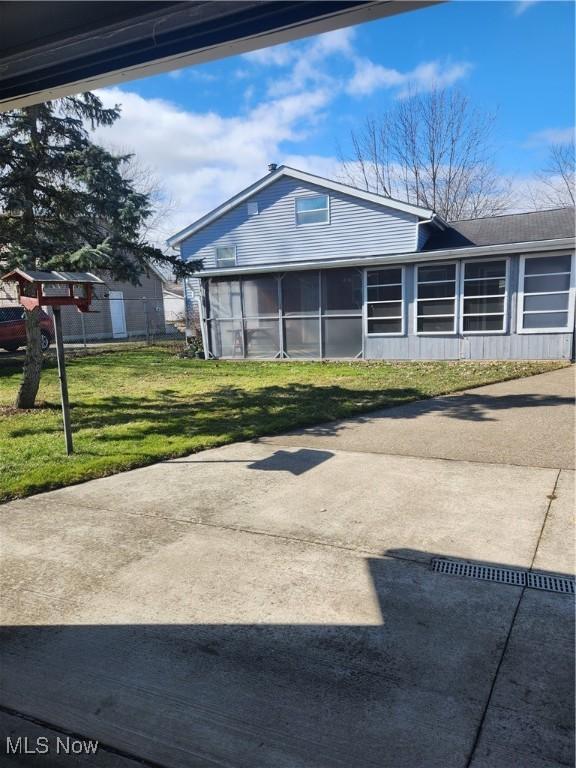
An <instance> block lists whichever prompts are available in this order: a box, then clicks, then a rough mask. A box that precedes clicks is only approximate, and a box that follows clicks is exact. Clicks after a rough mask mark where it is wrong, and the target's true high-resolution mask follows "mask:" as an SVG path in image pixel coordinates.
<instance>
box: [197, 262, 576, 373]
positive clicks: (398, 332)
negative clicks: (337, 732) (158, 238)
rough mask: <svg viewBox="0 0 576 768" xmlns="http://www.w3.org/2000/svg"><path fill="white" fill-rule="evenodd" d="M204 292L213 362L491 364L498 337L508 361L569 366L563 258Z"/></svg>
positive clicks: (221, 285) (569, 290)
mask: <svg viewBox="0 0 576 768" xmlns="http://www.w3.org/2000/svg"><path fill="white" fill-rule="evenodd" d="M203 284H204V289H205V290H204V301H203V310H204V311H203V323H202V325H203V334H204V344H205V347H206V349H207V351H208V356H210V357H216V358H269V359H274V358H276V359H282V358H292V359H307V358H311V359H331V358H332V359H354V358H362V357H366V358H382V357H389V358H396V357H397V358H403V359H406V358H413V357H419V358H421V359H422V358H437V357H444V358H451V359H453V358H459V357H463V356H472V357H484V358H486V357H488V358H491V357H494V356H496V357H497V356H498V355H499V354H502V353H503V352H502V351H503V350H504V347H503V346H502V343H503V342H498V341H497V338H498V337H506V339H507V341H506V347H505V353H506V355H507V356H511V357H531V356H534V357H536V356H553V357H554V356H564V357H565V356H566V354H567V352H566V351H565V347H566V345H567V344H568V342H569V341H570V339H569V337H570V334H571V331H573V328H574V257H573V255H572V254H569V253H565V254H534V255H506V254H504V255H499V256H497V257H489V258H487V257H484V258H470V259H452V260H449V261H443V260H427V261H414V262H410V263H401V264H399V263H396V264H394V263H392V264H391V263H384V264H376V265H373V266H369V267H364V266H354V267H334V268H330V269H328V268H323V269H307V270H290V269H286V271H283V272H280V271H278V272H276V271H274V272H268V273H261V274H250V273H249V274H242V275H234V276H230V275H228V276H214V277H208V278H204V280H203ZM525 335H528V336H531V335H532V336H533V337H534V338H533V340H532V341H529V340H526V341H522V338H523V337H524V336H525ZM536 347H538V349H536ZM532 350H534V351H532Z"/></svg>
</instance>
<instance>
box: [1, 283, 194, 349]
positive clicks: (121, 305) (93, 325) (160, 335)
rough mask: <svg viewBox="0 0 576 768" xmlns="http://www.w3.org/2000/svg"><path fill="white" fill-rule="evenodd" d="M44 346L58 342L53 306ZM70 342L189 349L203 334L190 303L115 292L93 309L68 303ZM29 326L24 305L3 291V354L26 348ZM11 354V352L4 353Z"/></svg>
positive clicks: (46, 318) (46, 312) (73, 345)
mask: <svg viewBox="0 0 576 768" xmlns="http://www.w3.org/2000/svg"><path fill="white" fill-rule="evenodd" d="M41 329H42V336H43V346H45V348H46V349H49V348H50V347H51V346H52V345H53V343H54V326H53V321H52V310H51V309H50V307H44V308H43V313H42V320H41ZM62 331H63V337H64V345H65V347H66V348H68V349H76V350H78V349H86V350H88V349H98V348H100V347H106V348H109V347H111V346H112V345H114V346H118V347H119V349H121V347H122V345H123V344H124V345H127V344H130V345H133V344H134V343H136V344H142V345H152V344H165V343H168V344H171V345H174V346H175V347H180V348H182V349H184V348H185V347H186V346H188V345H190V344H192V345H194V346H197V344H198V339H199V338H200V336H201V334H200V329H199V324H198V318H197V315H196V313H195V312H194V311H193V307H192V305H191V304H190V303H189V304H188V306H187V307H186V306H185V305H184V301H183V300H182V301H180V302H179V303H178V302H175V301H173V300H172V301H170V300H166V299H164V298H163V297H152V298H150V297H147V296H140V297H137V298H134V297H126V296H123V295H122V293H121V292H120V291H118V292H115V291H110V292H109V294H108V295H106V296H105V297H104V298H100V299H96V300H95V301H93V303H92V305H91V308H90V312H87V313H83V312H79V311H78V310H77V309H76V308H75V307H71V306H63V307H62ZM25 347H26V329H25V325H24V320H23V309H22V307H21V306H20V305H19V304H18V302H17V300H16V299H14V298H12V297H2V296H0V359H1V358H2V356H3V354H4V352H12V353H14V352H17V351H20V352H23V351H24V349H25ZM4 356H5V355H4Z"/></svg>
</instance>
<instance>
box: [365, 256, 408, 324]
mask: <svg viewBox="0 0 576 768" xmlns="http://www.w3.org/2000/svg"><path fill="white" fill-rule="evenodd" d="M382 269H400V271H401V275H400V280H401V281H402V282H401V283H400V286H401V296H400V331H393V332H391V333H382V332H378V333H370V332H369V331H368V321H369V320H378V319H379V318H376V317H368V304H397V303H398V300H397V299H391V300H390V301H370V300H369V299H368V273H369V272H378V271H380V270H382ZM389 285H398V283H389ZM370 287H371V288H373V287H376V286H370ZM363 315H364V333H365V334H366V336H369V337H370V338H371V339H372V338H377V337H379V336H383V337H390V336H396V337H399V336H405V335H406V267H405V266H404V265H403V264H401V265H398V264H380V265H379V266H377V267H368V268H366V269H365V270H364V311H363ZM380 319H382V320H398V317H389V318H380Z"/></svg>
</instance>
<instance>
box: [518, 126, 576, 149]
mask: <svg viewBox="0 0 576 768" xmlns="http://www.w3.org/2000/svg"><path fill="white" fill-rule="evenodd" d="M575 133H576V128H575V127H574V126H572V127H571V128H545V129H544V130H543V131H537V132H536V133H532V134H530V136H529V137H528V139H527V140H526V142H525V144H524V146H526V147H539V146H549V145H550V144H567V143H568V142H571V141H574V136H575Z"/></svg>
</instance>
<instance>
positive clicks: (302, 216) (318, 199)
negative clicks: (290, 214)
mask: <svg viewBox="0 0 576 768" xmlns="http://www.w3.org/2000/svg"><path fill="white" fill-rule="evenodd" d="M328 221H329V212H328V195H315V196H314V197H309V196H307V197H297V198H296V224H327V223H328Z"/></svg>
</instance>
